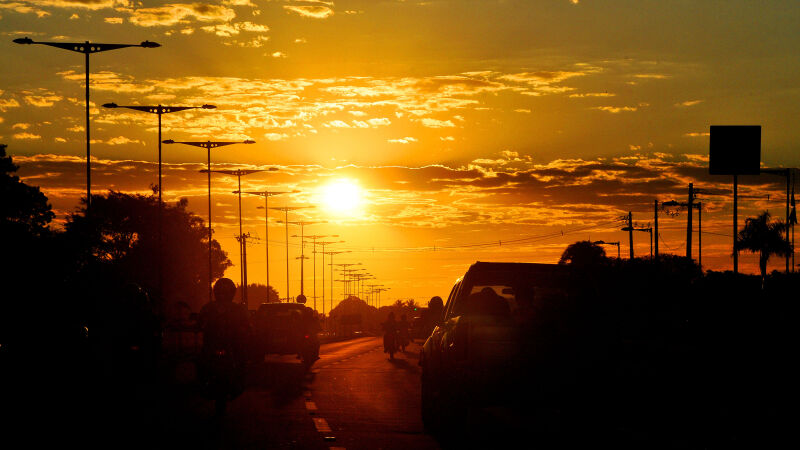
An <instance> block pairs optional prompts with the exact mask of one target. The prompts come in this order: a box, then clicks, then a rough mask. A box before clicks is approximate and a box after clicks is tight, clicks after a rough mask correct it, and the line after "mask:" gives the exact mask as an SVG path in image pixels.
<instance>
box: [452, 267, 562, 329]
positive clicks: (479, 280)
mask: <svg viewBox="0 0 800 450" xmlns="http://www.w3.org/2000/svg"><path fill="white" fill-rule="evenodd" d="M467 278H468V279H465V281H464V286H462V293H461V295H459V296H458V299H457V301H456V302H455V304H454V305H453V314H452V315H453V316H459V315H463V314H470V313H474V314H489V315H499V316H510V317H512V318H515V319H517V320H519V321H523V322H524V321H526V320H529V319H530V318H531V317H532V316H534V315H535V311H536V310H537V309H539V308H541V307H543V306H545V305H547V304H549V303H552V302H560V301H563V300H564V299H565V298H566V297H567V295H568V292H567V286H568V285H567V279H566V274H563V273H557V272H553V273H532V272H529V271H524V272H522V271H520V272H500V271H497V272H482V273H477V274H475V276H472V277H467Z"/></svg>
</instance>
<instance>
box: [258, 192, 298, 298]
mask: <svg viewBox="0 0 800 450" xmlns="http://www.w3.org/2000/svg"><path fill="white" fill-rule="evenodd" d="M295 192H300V191H291V192H289V191H245V194H250V195H260V196H262V197H264V206H263V208H264V243H265V245H264V247H266V248H267V250H266V251H267V255H266V256H267V259H266V265H267V303H269V286H270V285H269V198H270V197H272V196H273V195H280V194H290V193H295ZM259 208H261V206H259Z"/></svg>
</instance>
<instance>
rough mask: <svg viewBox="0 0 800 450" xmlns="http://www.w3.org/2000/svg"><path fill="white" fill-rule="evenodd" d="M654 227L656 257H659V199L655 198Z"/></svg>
mask: <svg viewBox="0 0 800 450" xmlns="http://www.w3.org/2000/svg"><path fill="white" fill-rule="evenodd" d="M653 228H655V230H653V231H654V233H655V234H656V236H655V240H656V246H655V249H656V259H658V199H656V200H653Z"/></svg>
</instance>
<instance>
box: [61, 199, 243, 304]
mask: <svg viewBox="0 0 800 450" xmlns="http://www.w3.org/2000/svg"><path fill="white" fill-rule="evenodd" d="M84 204H85V201H84ZM187 206H188V202H187V201H186V200H185V199H182V200H181V201H179V202H178V203H177V204H174V205H166V204H165V205H164V212H163V237H162V245H161V248H160V249H159V246H158V219H157V218H158V198H157V197H156V196H155V195H139V194H125V193H121V192H115V191H109V193H108V194H107V195H93V196H92V214H91V216H90V217H88V218H87V216H86V210H85V208H84V209H81V210H80V211H78V212H76V213H73V214H72V215H71V216H70V217H69V218H68V220H67V224H66V232H65V237H66V238H67V239H68V240H69V241H70V242H71V243H73V245H74V247H73V249H74V251H75V252H76V255H77V259H78V263H79V265H80V266H81V268H85V267H86V266H87V265H92V264H94V265H99V266H102V268H103V270H105V271H108V272H110V273H111V274H113V275H114V276H118V277H120V278H121V279H122V280H123V281H131V282H134V283H137V284H139V285H140V286H143V287H146V288H148V289H149V290H150V291H151V292H154V288H155V287H156V286H157V283H158V264H157V262H158V252H159V250H160V251H161V252H162V254H163V273H164V284H163V288H164V292H163V297H164V301H166V302H179V301H183V302H185V303H186V304H188V305H190V306H191V307H192V308H193V309H195V310H196V309H198V308H199V307H200V306H201V305H202V304H204V303H205V302H206V301H207V298H208V265H207V262H206V261H208V229H207V228H206V226H205V222H204V221H203V219H201V218H200V217H198V216H196V215H194V214H192V213H191V212H189V211H187ZM211 245H212V277H213V278H214V279H216V278H219V277H222V276H223V274H224V272H225V269H226V268H227V267H229V266H231V262H230V260H229V259H228V257H227V254H226V252H224V251H223V250H222V248H221V247H220V245H219V242H217V241H216V240H212V242H211Z"/></svg>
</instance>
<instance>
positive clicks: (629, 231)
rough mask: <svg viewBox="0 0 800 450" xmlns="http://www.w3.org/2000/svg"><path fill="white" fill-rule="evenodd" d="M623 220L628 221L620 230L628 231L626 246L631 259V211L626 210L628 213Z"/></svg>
mask: <svg viewBox="0 0 800 450" xmlns="http://www.w3.org/2000/svg"><path fill="white" fill-rule="evenodd" d="M625 220H626V221H627V222H628V225H627V226H625V227H623V228H622V231H627V232H628V246H629V247H630V258H631V259H633V213H632V212H631V211H628V215H627V216H626V217H625Z"/></svg>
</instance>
